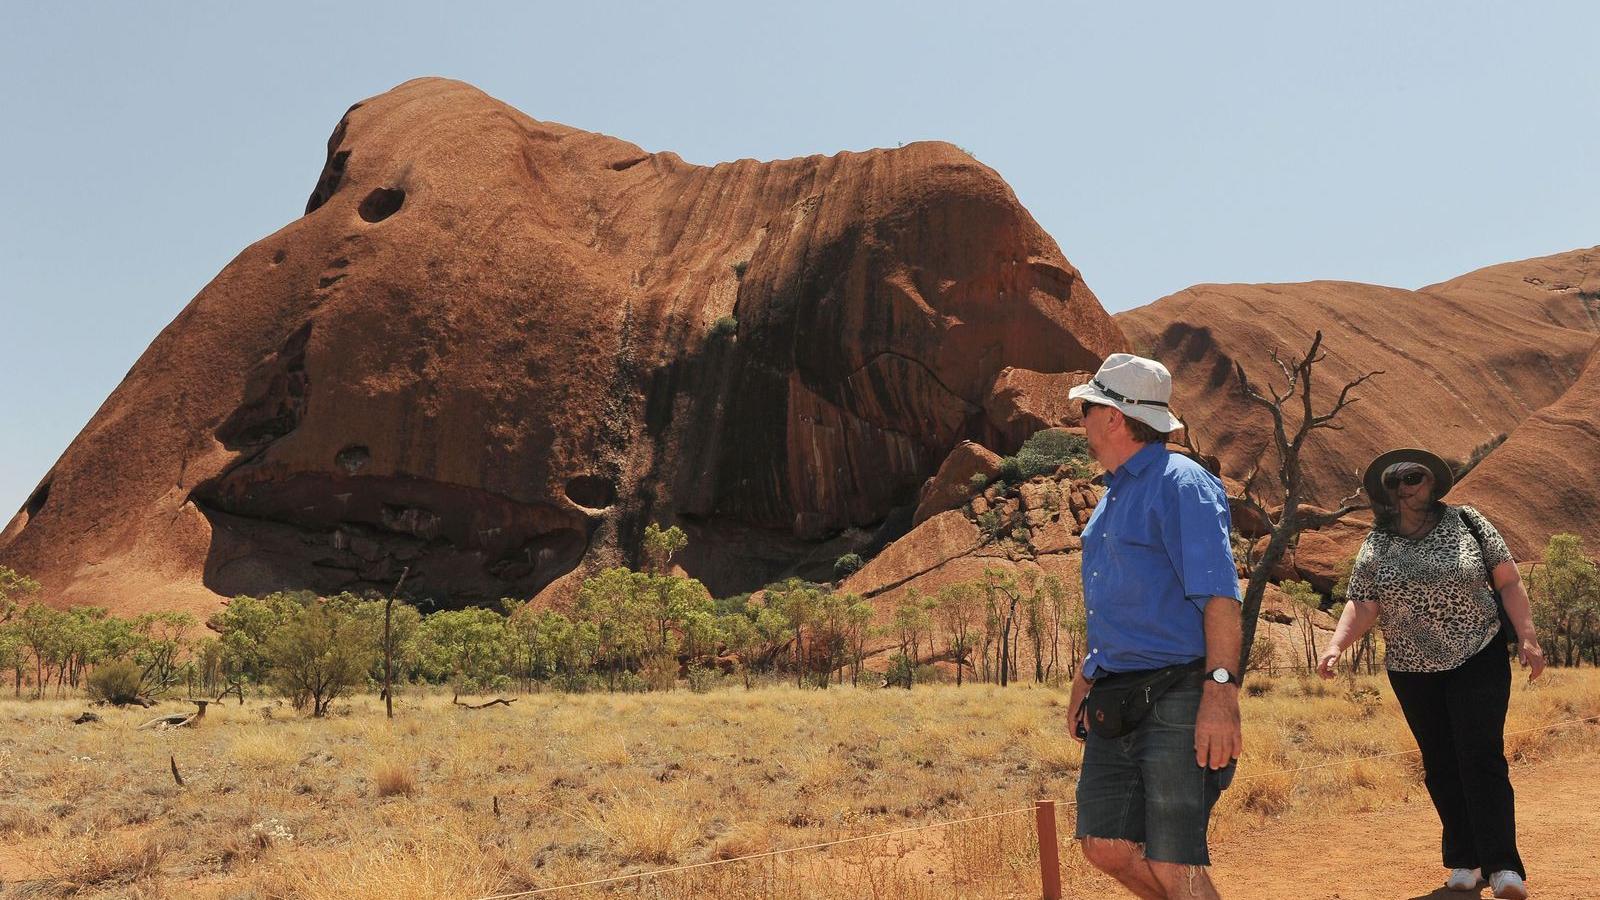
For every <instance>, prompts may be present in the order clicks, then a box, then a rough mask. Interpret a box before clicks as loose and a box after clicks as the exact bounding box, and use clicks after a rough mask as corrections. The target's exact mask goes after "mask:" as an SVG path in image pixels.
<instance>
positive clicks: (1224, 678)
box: [1211, 667, 1229, 684]
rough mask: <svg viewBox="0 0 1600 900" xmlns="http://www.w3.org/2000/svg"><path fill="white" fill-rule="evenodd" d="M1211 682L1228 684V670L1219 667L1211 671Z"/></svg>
mask: <svg viewBox="0 0 1600 900" xmlns="http://www.w3.org/2000/svg"><path fill="white" fill-rule="evenodd" d="M1211 680H1212V681H1215V682H1216V683H1217V684H1227V683H1228V681H1229V678H1228V670H1227V669H1224V668H1221V667H1218V668H1215V669H1212V670H1211Z"/></svg>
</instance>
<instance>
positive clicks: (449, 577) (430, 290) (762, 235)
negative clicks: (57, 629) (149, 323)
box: [0, 79, 1126, 612]
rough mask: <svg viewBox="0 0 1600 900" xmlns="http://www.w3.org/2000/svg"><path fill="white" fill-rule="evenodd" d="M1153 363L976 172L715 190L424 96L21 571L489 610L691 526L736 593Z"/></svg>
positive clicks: (378, 128) (346, 153)
mask: <svg viewBox="0 0 1600 900" xmlns="http://www.w3.org/2000/svg"><path fill="white" fill-rule="evenodd" d="M1125 346H1126V344H1125V341H1124V339H1123V337H1122V334H1121V331H1120V330H1119V329H1118V327H1117V326H1116V324H1115V323H1114V322H1113V321H1112V320H1111V319H1110V317H1109V316H1108V315H1107V314H1106V313H1105V312H1104V310H1103V309H1102V308H1101V306H1100V304H1099V303H1098V301H1097V300H1096V299H1095V297H1094V294H1093V293H1092V292H1091V291H1090V290H1089V288H1088V287H1087V286H1086V285H1085V284H1084V281H1083V278H1082V277H1081V275H1080V274H1079V272H1078V270H1077V269H1076V268H1074V267H1073V266H1072V265H1071V264H1070V263H1069V262H1068V261H1067V260H1066V259H1065V258H1064V257H1063V256H1062V254H1061V252H1060V250H1059V249H1058V248H1057V247H1056V245H1055V243H1054V242H1053V241H1052V240H1051V239H1050V237H1049V236H1048V235H1046V234H1045V232H1044V231H1043V230H1042V229H1041V228H1040V227H1039V226H1038V224H1037V223H1035V222H1034V221H1033V219H1032V218H1031V217H1030V216H1029V215H1028V213H1027V212H1026V211H1025V210H1024V209H1023V208H1022V207H1021V205H1020V204H1019V203H1018V202H1017V199H1016V197H1015V196H1014V194H1013V193H1012V192H1011V190H1010V189H1009V188H1008V187H1007V186H1006V184H1005V183H1004V181H1002V180H1001V178H1000V177H999V176H998V175H997V174H996V173H995V172H993V171H992V170H990V169H988V168H987V167H985V166H983V165H982V164H980V163H978V162H977V161H976V160H974V159H973V158H972V157H971V156H969V155H968V154H966V153H964V152H962V151H961V150H959V149H958V148H956V147H954V146H951V145H948V144H941V143H918V144H913V145H910V146H907V147H904V148H901V149H897V150H874V151H869V152H865V153H840V154H837V155H834V156H827V157H824V156H813V157H807V158H804V159H793V160H784V161H778V162H769V163H762V162H756V161H753V160H740V161H737V162H732V163H725V164H719V165H715V166H700V165H692V164H690V163H687V162H685V161H684V160H682V159H681V158H679V157H678V156H676V155H675V154H672V153H667V152H661V153H649V152H645V151H644V150H641V149H640V148H639V147H637V146H635V145H633V144H630V143H627V142H625V141H621V140H617V139H614V138H610V137H606V136H603V135H598V134H592V133H588V132H584V131H580V130H577V129H574V128H569V127H566V126H562V125H558V124H553V123H547V122H540V121H536V120H534V119H532V118H529V117H528V116H526V115H523V114H522V113H520V112H518V111H517V110H515V109H512V108H510V107H508V106H506V105H505V104H503V103H500V102H499V101H496V100H494V99H493V98H491V97H488V96H486V95H485V94H483V93H481V92H480V91H478V90H476V89H474V88H472V87H470V86H468V85H465V84H462V83H459V82H454V81H447V80H441V79H421V80H417V81H411V82H407V83H406V84H403V85H401V86H399V87H397V88H395V89H393V90H391V91H389V92H388V93H385V94H383V95H381V96H378V97H375V98H372V99H370V100H368V101H365V102H363V103H358V104H356V105H355V106H353V107H351V109H350V110H349V112H348V113H347V114H346V115H345V116H344V118H343V119H342V120H341V121H340V122H339V124H338V127H337V128H336V129H335V130H334V132H333V134H332V136H331V138H330V139H329V141H328V153H327V160H326V164H325V166H324V169H323V171H322V173H321V174H320V176H319V177H318V179H317V183H316V187H315V189H314V191H313V193H312V195H311V197H310V199H309V201H308V202H307V204H306V213H305V215H304V216H303V217H302V218H300V219H298V220H296V221H294V222H292V223H290V224H289V225H287V226H285V227H284V228H283V229H281V230H279V231H278V232H276V233H274V234H272V235H270V236H268V237H266V238H264V239H262V240H261V241H259V242H257V243H255V244H254V245H252V246H250V247H248V248H246V249H245V250H244V251H243V252H242V253H240V255H239V256H238V257H237V258H236V259H234V260H233V261H232V262H230V263H229V264H228V266H227V267H226V268H224V269H223V271H222V272H221V273H219V274H218V275H217V277H216V278H215V279H214V280H213V281H212V282H211V283H210V284H209V285H207V286H206V287H205V289H204V290H202V291H201V292H200V294H199V295H198V296H196V297H195V298H194V300H193V301H192V302H190V304H189V305H188V306H187V307H186V308H185V309H184V310H183V312H182V313H180V314H179V315H178V317H177V318H176V319H175V320H174V321H173V322H172V323H171V324H170V325H169V326H168V327H167V328H166V329H165V330H163V331H162V333H161V334H160V335H159V336H158V337H157V338H156V339H155V341H154V342H153V343H152V344H151V346H150V347H149V348H148V350H147V351H146V352H145V353H144V355H143V356H142V357H141V358H140V359H139V361H138V362H137V363H136V364H135V366H134V367H133V369H132V370H131V371H130V372H129V374H128V376H127V377H126V379H125V380H124V381H123V383H122V384H121V385H119V386H118V387H117V389H116V390H115V391H114V392H113V393H112V395H111V396H110V397H109V398H108V399H107V400H106V402H105V404H104V405H103V406H102V407H101V409H100V410H99V412H98V413H96V415H95V416H94V418H93V419H92V420H91V421H90V422H89V424H88V425H87V426H86V427H85V428H84V430H83V431H82V433H81V434H80V435H79V436H78V437H77V439H76V440H74V441H73V442H72V444H71V445H70V446H69V447H68V448H67V449H66V451H65V453H63V455H62V456H61V458H60V460H59V461H58V462H57V463H56V464H55V465H54V466H53V467H52V468H51V469H50V471H49V472H48V473H47V474H46V475H45V477H44V478H43V479H42V480H41V482H40V484H39V487H38V489H37V490H36V491H35V492H34V494H33V496H32V497H30V498H29V500H28V501H27V503H26V504H25V506H24V508H23V509H22V510H21V511H20V512H19V513H18V514H17V516H16V517H15V518H14V519H13V520H12V521H11V522H10V524H9V525H8V526H7V527H6V529H5V530H4V532H3V533H0V562H3V563H4V564H6V565H10V566H13V567H16V568H18V569H21V570H23V571H27V572H29V573H30V574H32V575H34V576H35V577H37V578H38V579H39V580H40V581H41V583H43V584H44V586H45V588H46V590H47V592H49V594H50V595H51V596H52V597H55V598H56V599H57V600H58V601H60V602H63V603H71V602H97V603H104V604H108V605H111V606H112V607H114V608H116V609H118V611H128V610H132V609H138V608H150V607H160V608H191V609H194V610H196V611H200V612H204V611H206V610H208V609H210V608H214V607H215V605H216V602H217V600H218V598H219V597H223V596H229V595H233V594H236V593H259V592H263V591H268V590H274V589H280V588H310V589H313V590H318V591H323V592H331V591H337V590H363V589H369V588H370V589H383V590H387V589H390V588H391V587H392V586H393V584H394V582H395V581H396V579H397V578H398V577H399V576H400V573H401V572H402V571H407V572H408V573H409V574H408V579H407V584H408V585H409V586H410V588H411V590H412V591H413V592H415V593H416V594H419V595H423V596H428V595H432V596H436V597H439V598H441V599H442V598H445V597H448V598H451V599H452V600H456V601H464V600H487V599H493V598H496V597H499V596H506V595H509V596H531V595H535V594H539V593H540V592H541V591H547V590H557V589H560V588H561V586H562V585H567V586H569V587H570V584H571V579H572V578H573V577H576V575H577V574H579V573H582V572H584V571H588V570H590V569H592V568H593V567H595V566H598V565H602V564H611V563H619V562H632V561H633V560H632V559H631V558H630V554H631V553H632V552H634V550H633V549H632V548H636V547H637V545H638V538H639V534H640V532H641V531H642V529H643V527H644V525H645V524H647V523H648V522H651V521H664V522H677V523H679V524H682V525H683V526H684V527H685V528H686V529H688V530H690V531H691V534H692V535H697V536H702V537H705V538H706V539H704V540H695V541H694V542H693V543H692V544H691V549H690V551H689V552H688V553H687V554H686V556H685V557H684V558H683V559H682V560H681V562H682V564H683V566H684V567H685V569H686V570H687V571H688V572H689V573H690V574H693V575H696V576H698V577H701V578H703V579H705V580H706V581H707V583H708V584H709V585H711V586H712V588H713V589H714V590H716V591H718V592H719V593H731V592H734V591H737V590H745V589H749V588H751V587H755V586H758V585H759V584H761V583H763V582H764V580H767V579H770V578H772V577H775V576H777V575H779V574H782V573H784V572H786V571H792V570H793V569H794V568H795V566H796V565H797V560H799V559H803V558H805V557H807V556H808V555H810V556H812V557H815V556H817V555H818V554H817V548H818V547H819V542H824V541H828V540H830V539H832V540H838V538H837V537H836V536H838V535H850V534H857V533H858V531H859V533H861V534H869V535H870V534H871V533H872V532H873V531H874V529H877V530H880V531H881V528H882V526H881V525H880V523H884V522H886V521H891V520H892V519H893V516H892V515H891V514H892V513H894V512H895V511H896V510H903V513H901V515H902V517H903V518H904V519H905V520H908V519H909V516H910V512H911V509H912V507H913V506H914V504H915V503H916V500H917V492H918V489H919V487H920V486H921V485H922V484H923V482H924V480H926V479H927V478H928V477H929V476H930V475H932V474H933V473H934V471H935V469H936V468H937V466H938V465H939V464H940V462H941V461H943V460H944V459H945V457H946V455H947V454H948V453H949V451H950V450H951V448H953V447H954V446H956V444H957V443H958V442H960V441H961V440H963V439H966V438H971V439H982V437H983V436H984V435H985V434H988V433H990V432H991V431H992V430H993V429H994V428H995V427H996V426H995V425H993V424H992V423H991V422H990V421H989V411H988V407H987V406H986V404H987V403H988V400H989V398H990V395H991V394H992V393H993V388H994V385H995V382H996V379H997V376H999V375H1000V374H1001V373H1002V372H1003V371H1004V370H1006V369H1007V368H1008V367H1015V368H1017V369H1020V370H1027V371H1029V372H1034V373H1041V374H1042V375H1049V374H1050V373H1064V372H1072V371H1084V370H1093V369H1094V368H1095V367H1096V366H1097V365H1098V363H1099V361H1100V359H1102V358H1103V357H1104V356H1105V355H1106V354H1107V353H1110V352H1113V351H1116V350H1120V349H1124V348H1125ZM901 527H902V528H903V527H905V526H901ZM713 538H714V539H713ZM820 546H823V547H826V546H828V545H827V544H820ZM826 562H827V563H828V564H831V558H830V559H828V560H827V561H826Z"/></svg>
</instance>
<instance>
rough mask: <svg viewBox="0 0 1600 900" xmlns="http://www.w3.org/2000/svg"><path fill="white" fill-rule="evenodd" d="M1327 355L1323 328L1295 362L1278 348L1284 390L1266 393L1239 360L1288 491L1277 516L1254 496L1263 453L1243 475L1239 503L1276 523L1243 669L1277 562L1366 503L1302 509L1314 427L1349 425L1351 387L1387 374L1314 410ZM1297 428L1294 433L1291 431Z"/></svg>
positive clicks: (1259, 565)
mask: <svg viewBox="0 0 1600 900" xmlns="http://www.w3.org/2000/svg"><path fill="white" fill-rule="evenodd" d="M1325 359H1327V354H1326V353H1324V352H1322V332H1321V331H1318V332H1317V333H1316V337H1314V338H1312V340H1311V347H1310V349H1308V350H1307V351H1306V354H1305V356H1303V357H1300V358H1299V359H1296V360H1292V361H1287V362H1286V361H1285V360H1283V359H1282V358H1281V357H1280V356H1279V354H1278V351H1277V350H1273V351H1272V361H1273V362H1274V363H1276V364H1277V366H1278V369H1279V370H1280V371H1281V372H1282V373H1283V382H1284V385H1283V388H1282V389H1281V390H1280V389H1277V388H1271V389H1267V391H1266V392H1265V393H1263V392H1262V390H1260V389H1258V388H1257V387H1256V386H1255V385H1253V384H1252V383H1251V381H1250V378H1249V376H1247V375H1246V374H1245V371H1244V365H1243V364H1242V363H1238V362H1235V363H1234V367H1235V373H1236V374H1237V376H1238V379H1239V391H1240V393H1241V394H1242V395H1243V396H1244V398H1245V400H1247V401H1248V402H1249V403H1251V404H1253V405H1255V406H1257V407H1259V408H1261V409H1263V410H1266V412H1267V414H1268V415H1269V416H1270V417H1271V419H1272V444H1271V446H1272V448H1273V449H1274V450H1276V451H1277V459H1278V472H1277V475H1278V484H1279V487H1281V488H1282V489H1283V511H1282V512H1281V513H1280V514H1279V515H1278V518H1277V519H1276V520H1274V519H1273V518H1272V517H1271V515H1270V514H1268V512H1267V510H1266V508H1265V507H1263V506H1262V505H1261V503H1260V502H1259V501H1258V500H1257V499H1256V498H1255V495H1254V493H1253V486H1254V484H1255V481H1256V477H1257V476H1258V475H1259V474H1260V472H1261V458H1262V457H1264V456H1266V454H1262V456H1261V457H1257V460H1256V465H1255V468H1253V469H1252V470H1251V471H1250V474H1249V475H1248V476H1246V477H1245V479H1244V496H1243V497H1241V498H1239V502H1240V503H1241V504H1242V505H1243V506H1245V507H1247V508H1249V509H1252V510H1254V511H1255V512H1256V513H1258V514H1259V515H1260V516H1261V517H1262V518H1264V519H1265V520H1266V521H1267V522H1269V523H1270V524H1271V529H1272V530H1271V536H1270V537H1269V538H1268V539H1267V547H1266V550H1265V551H1264V552H1262V554H1261V558H1260V559H1257V560H1254V561H1253V563H1252V564H1251V567H1250V580H1249V583H1248V584H1247V586H1246V587H1245V592H1244V609H1243V611H1242V616H1243V621H1244V635H1243V638H1244V642H1243V645H1242V647H1243V649H1242V650H1241V652H1240V659H1239V668H1240V671H1241V672H1242V671H1244V666H1245V664H1246V663H1248V662H1249V656H1250V648H1251V646H1252V645H1253V642H1254V641H1255V634H1256V622H1257V620H1258V619H1259V617H1260V615H1261V599H1262V597H1263V596H1265V595H1266V591H1267V580H1268V577H1269V575H1270V574H1271V572H1272V570H1273V568H1274V567H1276V566H1277V564H1278V561H1279V560H1281V559H1282V558H1283V555H1284V554H1285V553H1286V552H1288V551H1289V549H1290V548H1291V547H1292V546H1293V545H1294V543H1295V542H1296V541H1297V540H1298V538H1299V535H1300V532H1302V531H1304V530H1306V529H1311V528H1320V527H1322V526H1323V525H1328V524H1331V523H1333V522H1335V521H1337V520H1338V519H1339V518H1340V517H1342V516H1345V515H1348V514H1349V513H1352V512H1354V511H1356V510H1358V509H1364V508H1365V506H1364V505H1357V504H1353V503H1352V502H1351V501H1352V500H1354V499H1355V498H1356V497H1357V496H1359V495H1360V493H1361V489H1360V488H1359V487H1358V488H1357V489H1356V492H1355V493H1353V494H1351V495H1350V496H1348V497H1346V498H1344V500H1343V501H1341V502H1340V505H1339V508H1338V509H1336V510H1334V511H1332V512H1329V513H1325V514H1320V515H1311V514H1306V513H1303V512H1302V511H1301V509H1300V501H1301V499H1302V498H1303V497H1304V495H1305V473H1304V470H1303V468H1302V466H1301V453H1302V452H1303V451H1304V450H1305V445H1306V440H1307V438H1309V437H1310V436H1311V434H1312V432H1314V431H1318V430H1320V429H1328V430H1331V431H1339V430H1342V429H1343V427H1344V426H1342V425H1340V424H1338V423H1337V422H1335V421H1334V420H1335V419H1336V418H1338V416H1339V414H1340V413H1341V412H1343V411H1344V409H1345V408H1346V407H1347V406H1349V405H1350V404H1352V403H1355V402H1356V401H1357V400H1358V399H1359V398H1356V397H1353V396H1351V393H1350V392H1351V391H1353V390H1355V389H1356V388H1357V387H1360V386H1361V385H1362V384H1363V383H1364V382H1365V381H1366V380H1367V379H1369V378H1371V377H1373V376H1375V375H1382V374H1383V373H1382V372H1367V373H1366V374H1364V375H1361V376H1359V377H1358V378H1356V379H1355V380H1354V381H1351V382H1349V383H1347V384H1345V386H1344V387H1343V388H1342V389H1341V390H1340V391H1339V397H1338V399H1337V400H1336V401H1335V402H1334V404H1333V406H1332V407H1331V408H1329V409H1328V411H1327V412H1323V413H1318V412H1316V411H1315V408H1314V405H1313V403H1312V399H1311V380H1312V375H1313V373H1314V372H1315V369H1316V366H1317V364H1318V363H1320V362H1322V361H1323V360H1325ZM1291 403H1296V404H1297V405H1298V406H1299V407H1300V409H1299V414H1298V421H1297V422H1290V421H1289V415H1288V414H1286V412H1285V409H1286V407H1288V406H1289V405H1290V404H1291ZM1291 432H1292V435H1291ZM1183 438H1184V441H1185V442H1186V444H1187V446H1188V447H1189V449H1190V450H1191V451H1193V452H1195V453H1196V454H1197V455H1201V456H1203V455H1204V454H1203V453H1201V452H1200V450H1199V448H1198V447H1196V446H1195V444H1194V443H1193V436H1192V435H1190V434H1189V433H1188V429H1185V430H1184V435H1183Z"/></svg>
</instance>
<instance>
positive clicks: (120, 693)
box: [89, 659, 141, 706]
mask: <svg viewBox="0 0 1600 900" xmlns="http://www.w3.org/2000/svg"><path fill="white" fill-rule="evenodd" d="M140 674H141V673H140V672H139V667H138V666H136V665H134V664H133V661H132V660H127V659H119V660H115V661H113V662H108V663H105V664H104V665H100V666H96V667H95V669H94V671H93V672H90V673H89V697H90V698H91V699H94V700H103V701H105V702H106V703H110V704H112V705H113V706H123V705H125V704H128V703H133V702H135V701H137V700H138V699H139V686H140Z"/></svg>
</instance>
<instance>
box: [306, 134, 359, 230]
mask: <svg viewBox="0 0 1600 900" xmlns="http://www.w3.org/2000/svg"><path fill="white" fill-rule="evenodd" d="M340 127H341V129H342V128H343V123H341V124H340ZM339 134H342V131H341V132H338V133H336V134H335V136H336V137H337V136H339ZM349 160H350V151H349V150H340V151H339V152H338V153H330V154H329V155H328V162H327V164H326V165H324V166H323V167H322V175H321V177H319V178H318V179H317V187H316V190H314V191H312V192H311V199H309V200H307V201H306V215H308V216H309V215H311V214H312V213H314V212H316V211H317V210H319V209H321V208H322V204H324V203H327V202H328V198H329V197H332V196H333V193H334V191H337V190H338V189H339V182H340V181H342V180H344V167H345V164H346V163H347V162H349Z"/></svg>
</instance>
